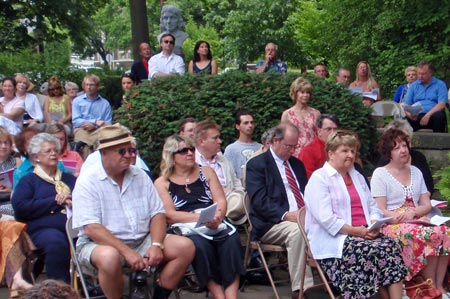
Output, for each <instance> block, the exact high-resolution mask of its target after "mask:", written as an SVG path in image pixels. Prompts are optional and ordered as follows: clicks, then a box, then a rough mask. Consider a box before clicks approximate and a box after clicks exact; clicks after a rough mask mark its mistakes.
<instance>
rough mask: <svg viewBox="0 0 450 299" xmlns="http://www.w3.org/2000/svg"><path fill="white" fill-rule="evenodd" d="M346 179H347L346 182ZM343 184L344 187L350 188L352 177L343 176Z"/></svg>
mask: <svg viewBox="0 0 450 299" xmlns="http://www.w3.org/2000/svg"><path fill="white" fill-rule="evenodd" d="M346 178H348V179H347V180H346ZM344 183H345V185H346V186H351V185H352V184H353V181H352V177H351V176H349V175H346V176H344Z"/></svg>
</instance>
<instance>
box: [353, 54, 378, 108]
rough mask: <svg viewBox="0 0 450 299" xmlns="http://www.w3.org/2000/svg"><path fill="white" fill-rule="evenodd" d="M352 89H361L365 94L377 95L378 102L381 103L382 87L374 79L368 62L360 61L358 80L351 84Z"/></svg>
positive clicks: (357, 70)
mask: <svg viewBox="0 0 450 299" xmlns="http://www.w3.org/2000/svg"><path fill="white" fill-rule="evenodd" d="M350 87H359V88H361V89H362V92H363V93H364V92H372V93H377V101H381V93H380V87H379V86H378V83H377V81H375V79H374V78H373V77H372V72H371V71H370V65H369V63H368V62H367V61H360V62H359V63H358V65H357V66H356V80H355V81H353V82H352V83H350Z"/></svg>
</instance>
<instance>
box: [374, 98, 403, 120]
mask: <svg viewBox="0 0 450 299" xmlns="http://www.w3.org/2000/svg"><path fill="white" fill-rule="evenodd" d="M370 107H371V108H372V109H373V112H372V115H374V116H382V117H386V116H393V117H394V118H403V117H405V116H406V114H405V111H403V108H402V106H401V105H400V104H399V103H396V102H393V101H378V102H375V103H373V104H372V106H370Z"/></svg>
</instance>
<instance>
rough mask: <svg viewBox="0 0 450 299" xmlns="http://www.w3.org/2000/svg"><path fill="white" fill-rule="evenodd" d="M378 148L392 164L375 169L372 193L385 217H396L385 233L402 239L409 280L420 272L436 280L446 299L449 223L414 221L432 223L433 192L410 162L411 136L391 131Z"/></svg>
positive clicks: (379, 143) (449, 258)
mask: <svg viewBox="0 0 450 299" xmlns="http://www.w3.org/2000/svg"><path fill="white" fill-rule="evenodd" d="M378 149H379V151H380V154H382V155H383V157H384V158H386V159H389V163H388V164H387V165H386V166H384V167H379V168H377V169H375V171H374V173H373V176H372V180H371V186H372V195H373V197H374V198H375V200H376V201H377V203H378V207H379V208H380V209H381V210H382V211H383V213H384V216H386V217H389V216H392V217H394V219H393V224H392V225H388V226H386V227H385V228H383V233H384V234H385V235H387V236H389V237H391V238H393V239H396V240H399V243H400V245H401V246H402V255H403V261H404V262H405V265H406V266H407V268H408V274H407V276H406V280H411V279H412V278H413V277H414V276H416V275H417V274H418V273H419V272H420V273H421V274H422V276H423V277H424V278H425V279H428V278H430V279H432V280H433V282H434V283H435V285H436V287H437V288H438V289H439V290H441V292H442V294H443V298H445V299H448V298H450V293H447V291H446V290H445V289H444V286H443V283H444V278H445V274H446V273H447V265H448V262H449V260H450V229H449V228H448V227H447V226H445V225H439V226H425V225H421V224H414V223H409V222H410V221H412V220H418V219H420V220H422V221H425V222H429V219H428V217H426V215H427V214H428V213H429V212H430V210H431V204H430V194H429V192H428V190H427V187H426V185H425V182H424V179H423V176H422V173H421V172H420V170H419V169H418V168H416V167H415V166H412V165H411V164H410V159H411V157H410V153H409V137H408V135H407V134H406V133H405V132H403V131H401V130H398V129H389V130H387V131H386V132H385V133H384V134H383V135H382V136H381V138H380V140H379V142H378Z"/></svg>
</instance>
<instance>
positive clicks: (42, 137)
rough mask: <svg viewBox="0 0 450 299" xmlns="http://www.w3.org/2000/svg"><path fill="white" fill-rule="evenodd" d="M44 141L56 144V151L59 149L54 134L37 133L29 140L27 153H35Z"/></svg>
mask: <svg viewBox="0 0 450 299" xmlns="http://www.w3.org/2000/svg"><path fill="white" fill-rule="evenodd" d="M44 142H48V143H52V144H54V145H55V146H56V149H57V150H58V153H59V152H60V151H61V144H59V140H58V139H56V137H55V136H53V135H51V134H49V133H39V134H36V135H34V136H33V138H31V140H30V144H29V145H28V154H29V155H36V154H38V153H39V152H40V151H41V147H42V144H44Z"/></svg>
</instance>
